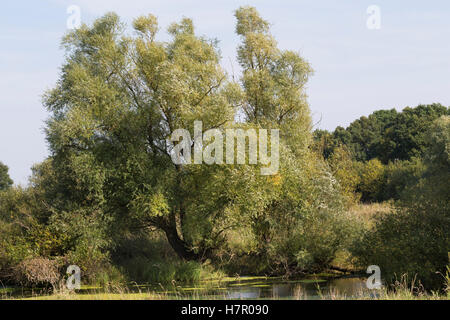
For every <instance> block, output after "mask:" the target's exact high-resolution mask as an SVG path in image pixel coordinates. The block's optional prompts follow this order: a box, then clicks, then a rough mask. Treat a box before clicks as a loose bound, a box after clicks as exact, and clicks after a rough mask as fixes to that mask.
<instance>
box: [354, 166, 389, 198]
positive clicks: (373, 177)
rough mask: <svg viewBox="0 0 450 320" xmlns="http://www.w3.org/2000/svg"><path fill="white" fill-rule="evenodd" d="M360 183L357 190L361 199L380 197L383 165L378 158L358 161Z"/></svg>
mask: <svg viewBox="0 0 450 320" xmlns="http://www.w3.org/2000/svg"><path fill="white" fill-rule="evenodd" d="M359 175H360V183H359V185H358V189H357V190H358V192H360V193H361V200H362V201H368V202H370V201H377V200H378V199H380V196H381V193H382V187H383V182H384V166H383V164H382V163H381V161H379V160H378V159H372V160H369V161H367V162H365V163H359Z"/></svg>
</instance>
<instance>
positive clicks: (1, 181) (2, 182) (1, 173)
mask: <svg viewBox="0 0 450 320" xmlns="http://www.w3.org/2000/svg"><path fill="white" fill-rule="evenodd" d="M12 184H13V181H12V180H11V178H10V177H9V174H8V167H7V166H6V165H5V164H3V163H1V162H0V191H1V190H6V189H8V188H10V187H11V186H12Z"/></svg>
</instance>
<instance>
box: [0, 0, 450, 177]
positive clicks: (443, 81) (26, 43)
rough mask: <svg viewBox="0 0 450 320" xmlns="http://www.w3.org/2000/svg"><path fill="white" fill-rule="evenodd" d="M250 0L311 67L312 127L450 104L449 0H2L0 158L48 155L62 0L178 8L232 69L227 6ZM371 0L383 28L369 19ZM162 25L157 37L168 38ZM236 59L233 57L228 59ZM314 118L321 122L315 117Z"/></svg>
mask: <svg viewBox="0 0 450 320" xmlns="http://www.w3.org/2000/svg"><path fill="white" fill-rule="evenodd" d="M247 4H249V5H253V6H255V7H257V9H258V10H259V11H260V13H261V14H262V15H263V17H265V18H266V19H267V20H269V21H270V22H271V23H272V24H273V29H272V32H273V34H274V35H275V37H276V38H277V40H278V42H279V45H280V47H282V48H285V49H292V50H297V51H300V52H301V54H302V55H303V56H304V57H305V58H306V59H307V60H309V61H310V63H311V64H312V66H313V68H314V70H315V74H314V77H313V78H312V79H311V81H310V82H309V85H308V95H309V101H310V106H311V110H312V113H313V116H314V120H315V122H318V124H317V125H316V127H319V128H325V129H330V130H333V129H334V128H335V127H336V126H338V125H342V126H346V125H348V124H349V123H350V122H351V121H353V120H354V119H356V118H359V117H360V116H362V115H368V114H370V113H371V112H372V111H374V110H377V109H387V108H396V109H398V110H401V109H402V108H403V107H405V106H416V105H418V104H420V103H433V102H440V103H442V104H444V105H447V106H448V105H450V2H449V1H445V0H440V1H438V0H434V1H433V0H431V1H394V0H379V1H375V0H373V1H365V0H354V1H351V0H347V1H344V0H342V1H333V0H323V1H317V0H316V1H309V0H305V1H302V0H284V1H283V0H280V1H273V0H255V1H238V0H226V1H225V0H222V1H217V0H209V1H204V0H196V1H194V0H145V1H144V0H127V1H123V0H78V1H77V0H69V1H66V0H61V1H57V0H41V1H31V0H29V1H20V0H19V1H8V2H6V1H3V2H2V3H1V5H0V46H1V47H0V74H1V77H0V161H2V162H4V163H5V164H7V165H8V166H9V167H10V175H11V177H12V178H13V179H14V181H15V182H16V183H20V184H25V183H26V182H27V178H28V176H29V175H30V173H31V171H30V167H31V166H32V165H33V164H34V163H37V162H40V161H42V160H43V159H44V158H45V157H46V156H47V155H48V151H47V145H46V142H45V137H44V134H43V130H42V128H43V126H44V123H43V121H44V120H45V119H46V118H47V116H48V115H47V114H46V111H45V110H44V108H43V107H42V104H41V95H42V93H43V92H44V91H45V90H46V89H48V88H50V87H52V86H53V85H54V83H55V81H56V80H57V78H58V72H59V67H60V66H61V64H62V62H63V52H62V50H60V48H59V43H60V39H61V37H62V35H63V34H64V33H65V32H66V31H67V30H66V20H67V18H68V16H69V15H68V14H67V12H66V10H67V7H68V6H70V5H78V6H79V7H80V9H81V20H82V22H85V23H89V22H91V21H92V20H93V19H94V18H96V17H98V16H100V15H102V14H104V13H105V12H108V11H115V12H117V13H118V14H119V15H120V16H121V17H122V18H123V20H124V21H125V22H128V23H129V22H130V21H132V19H133V18H134V17H136V16H138V15H142V14H148V13H153V14H155V15H157V16H158V17H159V20H160V24H161V27H163V28H164V29H163V31H164V30H165V28H166V27H167V25H168V24H169V23H171V22H173V21H175V20H179V19H180V18H181V17H182V16H187V17H191V18H193V19H194V22H195V24H196V27H197V33H199V34H202V35H206V36H209V37H216V38H218V39H219V40H220V47H221V49H222V54H223V61H222V64H223V66H224V67H225V68H226V69H227V70H228V71H230V72H231V71H232V70H234V71H235V73H238V70H239V68H238V65H237V63H236V62H235V56H236V54H235V48H236V46H237V45H238V43H239V39H238V37H237V36H236V35H235V34H234V17H233V11H234V10H235V9H237V8H238V7H239V6H241V5H247ZM369 5H378V6H379V7H380V9H381V29H380V30H369V29H368V28H367V26H366V21H367V18H368V15H367V13H366V10H367V8H368V6H369ZM164 37H165V35H164V32H162V34H161V38H162V39H164ZM232 65H233V67H231V66H232ZM319 120H320V122H319Z"/></svg>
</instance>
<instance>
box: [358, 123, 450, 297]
mask: <svg viewBox="0 0 450 320" xmlns="http://www.w3.org/2000/svg"><path fill="white" fill-rule="evenodd" d="M427 137H428V141H427V145H428V152H427V153H426V155H425V156H424V159H423V162H424V165H425V170H424V172H423V174H422V176H421V178H420V179H419V180H418V182H417V183H416V185H415V186H414V187H411V188H409V189H408V190H407V192H404V193H403V194H402V199H401V201H399V202H397V204H396V207H397V210H396V212H395V214H388V215H382V216H380V217H378V218H377V220H376V225H375V228H374V229H372V230H368V231H366V232H365V234H364V235H363V236H362V238H361V239H360V240H359V241H357V242H356V243H355V246H354V248H353V253H354V254H355V256H357V257H358V258H359V262H360V263H361V265H362V266H364V267H367V266H368V265H371V264H376V265H378V266H380V268H381V271H382V273H383V274H384V277H385V279H386V281H387V282H388V283H389V282H393V281H394V280H395V278H399V277H401V276H403V275H406V276H407V277H409V278H410V279H413V278H414V277H417V280H418V281H420V282H421V283H422V284H423V285H424V286H425V287H426V288H430V289H434V288H442V287H443V284H442V274H445V272H446V269H447V265H448V263H449V261H448V252H449V251H450V233H449V230H450V194H449V192H448V190H449V181H450V117H443V118H441V119H439V120H438V121H436V123H435V124H434V125H433V126H432V128H431V129H430V131H429V132H428V133H427Z"/></svg>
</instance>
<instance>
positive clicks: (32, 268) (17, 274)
mask: <svg viewBox="0 0 450 320" xmlns="http://www.w3.org/2000/svg"><path fill="white" fill-rule="evenodd" d="M14 278H15V280H16V281H17V282H18V283H20V284H21V285H23V286H26V287H34V286H49V285H50V286H52V287H55V286H56V284H57V283H58V281H59V280H60V279H61V276H60V273H59V271H58V264H57V263H56V262H55V261H54V260H50V259H47V258H42V257H37V258H30V259H25V260H23V261H22V262H20V263H19V264H18V265H17V266H16V267H15V268H14Z"/></svg>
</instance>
